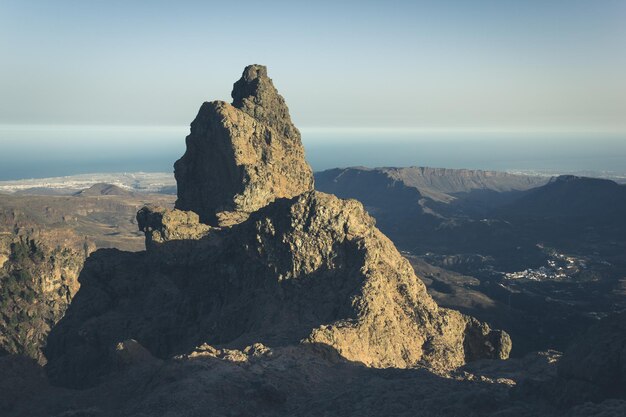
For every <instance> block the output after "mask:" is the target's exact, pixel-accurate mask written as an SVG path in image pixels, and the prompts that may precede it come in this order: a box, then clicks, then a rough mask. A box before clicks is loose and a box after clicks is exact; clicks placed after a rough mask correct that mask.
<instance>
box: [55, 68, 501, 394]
mask: <svg viewBox="0 0 626 417" xmlns="http://www.w3.org/2000/svg"><path fill="white" fill-rule="evenodd" d="M233 98H234V106H231V105H228V104H225V103H219V102H213V103H209V104H205V105H203V108H204V109H205V110H201V112H200V114H199V116H198V118H197V119H196V120H195V121H194V124H193V125H192V134H191V135H190V136H189V137H188V138H187V144H188V148H187V151H186V153H185V156H184V157H183V158H182V159H181V160H180V161H179V162H177V164H176V171H177V180H178V182H179V185H182V187H179V200H178V203H177V206H178V209H176V210H173V211H171V210H166V209H161V208H158V207H148V208H144V209H142V210H141V211H140V212H139V213H138V216H137V219H138V223H139V226H140V228H141V229H142V230H143V231H144V232H145V233H146V243H147V251H146V252H140V253H128V252H120V251H116V250H104V251H98V252H96V253H95V254H94V255H92V256H91V257H90V258H89V259H88V261H87V262H86V264H85V267H84V269H83V272H82V274H81V277H80V281H81V285H82V286H81V290H80V291H79V293H78V294H77V296H76V297H75V298H74V301H73V302H72V305H71V307H70V309H69V310H68V312H67V314H66V315H65V317H64V319H63V320H62V321H61V322H60V323H59V325H57V327H56V328H55V329H54V330H53V332H52V333H51V334H50V337H49V338H48V345H47V348H46V355H47V357H48V359H49V363H48V373H49V375H50V376H51V377H52V378H53V380H54V381H56V382H58V383H61V384H64V385H70V386H84V385H85V384H94V383H97V382H98V381H99V380H100V378H101V377H102V376H103V375H106V374H107V373H109V372H110V371H111V369H113V368H114V366H113V365H112V364H115V363H118V362H116V361H117V359H116V358H117V355H118V354H117V353H116V346H119V343H120V342H122V341H126V340H130V339H133V340H134V341H136V343H138V344H140V345H141V346H143V347H145V348H146V349H147V350H148V351H149V352H150V354H152V355H154V356H155V357H157V358H159V359H167V358H170V357H172V356H176V355H183V356H184V355H185V354H188V353H189V352H191V351H193V350H194V349H195V347H196V346H201V345H203V344H209V345H215V346H218V347H220V348H226V349H241V348H243V347H245V346H248V345H252V344H254V343H262V344H264V345H267V346H269V347H271V348H275V347H280V346H293V345H304V346H307V347H309V348H311V349H313V350H314V351H318V352H321V353H323V354H324V355H326V356H327V355H329V354H331V355H333V356H334V357H337V358H340V359H341V360H342V361H347V362H354V363H358V364H363V365H366V366H368V367H372V368H389V367H394V368H412V367H419V366H425V367H427V368H430V369H433V370H438V371H445V370H449V369H452V368H455V367H458V366H460V365H463V364H464V363H465V362H468V361H472V360H475V359H480V358H495V359H505V358H507V357H508V354H509V351H510V349H511V341H510V338H509V336H508V335H507V334H506V333H505V332H502V331H496V330H492V329H490V328H489V326H488V325H486V324H485V323H481V322H479V321H478V320H476V319H473V318H471V317H468V316H465V315H463V314H461V313H459V312H457V311H453V310H448V309H445V308H440V307H438V306H437V304H436V303H435V302H434V301H433V299H432V298H431V297H430V296H429V295H428V294H427V292H426V288H425V286H424V284H423V283H422V281H420V279H419V278H418V277H417V276H416V275H415V273H414V271H413V269H412V267H411V265H410V264H409V262H408V261H407V260H406V259H405V258H404V257H402V255H401V254H400V253H399V252H398V251H397V249H396V248H395V246H394V245H393V244H392V242H391V241H390V240H389V239H388V238H387V237H386V236H384V235H383V234H382V233H381V232H380V231H379V230H378V229H377V228H376V227H375V222H374V220H373V218H372V217H370V216H369V215H368V214H367V212H366V211H365V209H364V208H363V206H362V204H361V203H359V202H357V201H356V200H342V199H339V198H337V197H334V196H331V195H328V194H324V193H320V192H316V191H312V190H311V189H310V188H311V185H312V181H311V176H310V172H311V171H310V168H309V167H308V165H307V164H306V162H305V160H304V155H303V153H302V146H301V144H300V138H299V135H298V133H297V130H296V129H295V127H293V125H292V124H291V121H290V119H289V116H288V113H287V108H286V106H285V105H284V101H283V100H282V98H281V97H280V96H278V95H277V93H276V92H275V89H273V87H272V84H271V81H270V80H269V78H267V75H266V72H265V68H264V67H259V66H252V67H248V68H246V70H245V71H244V76H243V77H242V79H241V80H240V81H238V82H237V83H236V84H235V89H234V92H233ZM205 116H206V117H205ZM261 131H262V132H269V133H270V136H271V140H269V141H264V140H260V141H258V140H257V139H262V138H263V137H265V136H263V135H261V136H258V135H257V133H255V132H261ZM287 150H289V151H287ZM226 151H228V152H226ZM240 151H241V152H240ZM229 152H230V153H229ZM228 155H230V156H228ZM231 156H232V158H231ZM229 158H230V159H229ZM220 164H221V165H220ZM237 190H238V191H237ZM183 209H192V211H196V210H197V212H191V211H188V210H183ZM206 222H208V223H215V224H214V225H206V224H204V223H206ZM217 225H219V226H217ZM133 343H135V342H133Z"/></svg>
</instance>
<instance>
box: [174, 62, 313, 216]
mask: <svg viewBox="0 0 626 417" xmlns="http://www.w3.org/2000/svg"><path fill="white" fill-rule="evenodd" d="M232 97H233V104H232V105H231V104H228V103H225V102H223V101H213V102H206V103H204V104H203V105H202V106H201V107H200V111H199V112H198V115H197V116H196V118H195V120H194V121H193V122H192V124H191V133H190V134H189V136H187V139H186V142H187V151H186V152H185V154H184V155H183V157H182V158H181V159H179V160H178V161H177V162H176V164H175V165H174V167H175V175H176V181H177V183H178V200H177V201H176V208H177V209H180V210H186V211H187V210H190V211H194V212H196V213H198V215H199V216H200V220H201V221H202V222H203V223H207V224H211V225H220V226H224V225H231V224H235V223H239V222H241V221H242V220H244V219H246V218H247V217H248V216H249V215H250V213H252V212H254V211H256V210H258V209H260V208H261V207H264V206H266V205H267V204H268V203H270V202H272V201H274V200H275V199H276V198H285V197H286V198H289V197H294V196H297V195H299V194H302V193H303V192H305V191H310V190H312V189H313V173H312V171H311V168H310V167H309V165H308V164H307V163H306V161H305V159H304V148H303V147H302V141H301V139H300V132H298V129H296V127H295V126H294V125H293V123H292V122H291V119H290V117H289V110H288V109H287V105H286V104H285V100H284V99H283V98H282V97H281V96H280V95H279V94H278V92H277V91H276V88H275V87H274V85H273V84H272V80H271V79H270V78H268V76H267V70H266V68H265V67H264V66H260V65H251V66H248V67H246V69H245V70H244V72H243V75H242V77H241V79H240V80H239V81H237V82H236V83H235V85H234V88H233V92H232Z"/></svg>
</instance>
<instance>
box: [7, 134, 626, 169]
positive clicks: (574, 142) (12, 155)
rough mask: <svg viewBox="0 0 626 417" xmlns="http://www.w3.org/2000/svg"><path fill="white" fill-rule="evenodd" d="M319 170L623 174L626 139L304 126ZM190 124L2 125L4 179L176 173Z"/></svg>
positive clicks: (623, 136) (311, 156)
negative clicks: (364, 168) (419, 168)
mask: <svg viewBox="0 0 626 417" xmlns="http://www.w3.org/2000/svg"><path fill="white" fill-rule="evenodd" d="M300 130H301V133H302V139H303V143H304V147H305V152H306V157H307V160H308V161H309V163H310V164H311V165H312V167H313V169H314V170H316V171H320V170H324V169H329V168H336V167H348V166H369V167H380V166H431V167H441V168H468V169H484V170H499V171H512V170H515V171H533V170H535V171H543V172H555V173H572V172H581V171H594V172H612V173H615V174H619V175H624V174H626V140H625V139H626V134H625V133H623V132H620V131H617V132H610V131H608V132H567V131H559V130H552V131H536V130H516V131H512V130H508V131H503V130H494V129H474V130H469V129H465V130H463V129H462V130H459V129H424V128H420V129H406V128H405V129H397V128H396V129H382V128H379V129H363V128H352V129H349V128H334V129H333V128H306V127H304V128H301V129H300ZM188 133H189V127H188V126H167V127H163V126H162V127H155V126H23V125H22V126H19V125H12V126H9V125H0V142H2V143H3V152H2V154H0V180H17V179H26V178H48V177H56V176H66V175H73V174H87V173H96V172H138V171H143V172H172V170H173V164H174V161H176V160H177V159H178V158H180V156H182V154H183V153H184V151H185V140H184V138H185V136H186V135H187V134H188Z"/></svg>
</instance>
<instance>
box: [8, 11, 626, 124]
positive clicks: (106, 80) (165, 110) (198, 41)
mask: <svg viewBox="0 0 626 417" xmlns="http://www.w3.org/2000/svg"><path fill="white" fill-rule="evenodd" d="M625 22H626V1H615V0H602V1H599V0H588V1H580V0H562V1H558V0H537V1H535V0H519V1H509V0H492V1H489V0H476V1H445V0H443V1H441V0H440V1H416V0H413V1H393V0H387V1H367V0H359V1H314V2H313V1H302V2H301V1H295V0H292V1H270V0H268V1H258V0H257V1H253V2H248V1H236V2H229V1H219V2H212V1H184V0H179V1H158V0H156V1H127V0H126V1H117V0H108V1H80V0H75V1H68V0H54V1H53V0H50V1H35V0H32V1H29V0H19V1H7V0H0V64H1V65H0V124H4V125H98V126H119V125H126V126H128V125H131V126H188V124H189V123H190V122H191V120H192V119H193V118H194V116H195V114H196V113H197V110H198V108H199V106H200V104H201V103H202V102H203V101H209V100H214V99H222V100H230V91H231V88H232V84H233V82H235V81H236V80H237V79H238V78H239V76H240V75H241V71H242V70H243V68H244V66H245V65H247V64H252V63H257V64H264V65H267V66H268V70H269V74H270V77H272V78H273V80H274V83H275V85H276V86H277V88H278V89H279V91H280V92H281V94H282V95H283V96H284V97H285V98H286V100H287V103H288V105H289V107H290V109H291V113H292V118H293V119H294V121H295V122H296V124H297V125H298V126H300V127H303V128H305V129H306V128H312V129H315V128H322V129H326V128H329V129H330V128H345V129H349V128H359V129H389V128H393V129H452V130H454V129H459V130H463V129H474V130H477V131H480V130H481V129H487V130H489V129H496V130H497V129H504V130H507V129H508V130H531V131H532V130H572V131H590V132H598V131H626V77H625V76H624V74H626V24H625Z"/></svg>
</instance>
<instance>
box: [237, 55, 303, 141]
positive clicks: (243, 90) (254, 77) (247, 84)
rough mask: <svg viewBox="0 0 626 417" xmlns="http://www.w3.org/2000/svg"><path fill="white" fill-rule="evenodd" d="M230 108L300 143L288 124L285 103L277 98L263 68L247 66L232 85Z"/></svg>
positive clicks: (292, 126)
mask: <svg viewBox="0 0 626 417" xmlns="http://www.w3.org/2000/svg"><path fill="white" fill-rule="evenodd" d="M231 95H232V97H233V106H234V107H236V108H238V109H240V110H241V111H243V112H245V113H247V114H249V115H250V116H252V117H254V118H255V119H257V120H259V121H262V122H264V123H267V124H268V125H270V126H272V127H273V128H274V129H276V131H277V132H279V133H281V134H283V135H285V136H286V137H288V138H294V139H295V138H297V139H298V140H300V132H298V129H297V128H296V127H295V126H294V125H293V123H292V122H291V117H290V116H289V109H288V108H287V104H285V99H284V98H283V97H282V96H281V95H280V94H278V90H276V87H274V83H272V80H271V78H269V77H268V76H267V68H266V67H265V66H264V65H249V66H247V67H246V68H245V69H244V70H243V74H242V75H241V78H240V79H239V81H237V82H236V83H235V84H234V85H233V92H232V93H231Z"/></svg>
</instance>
